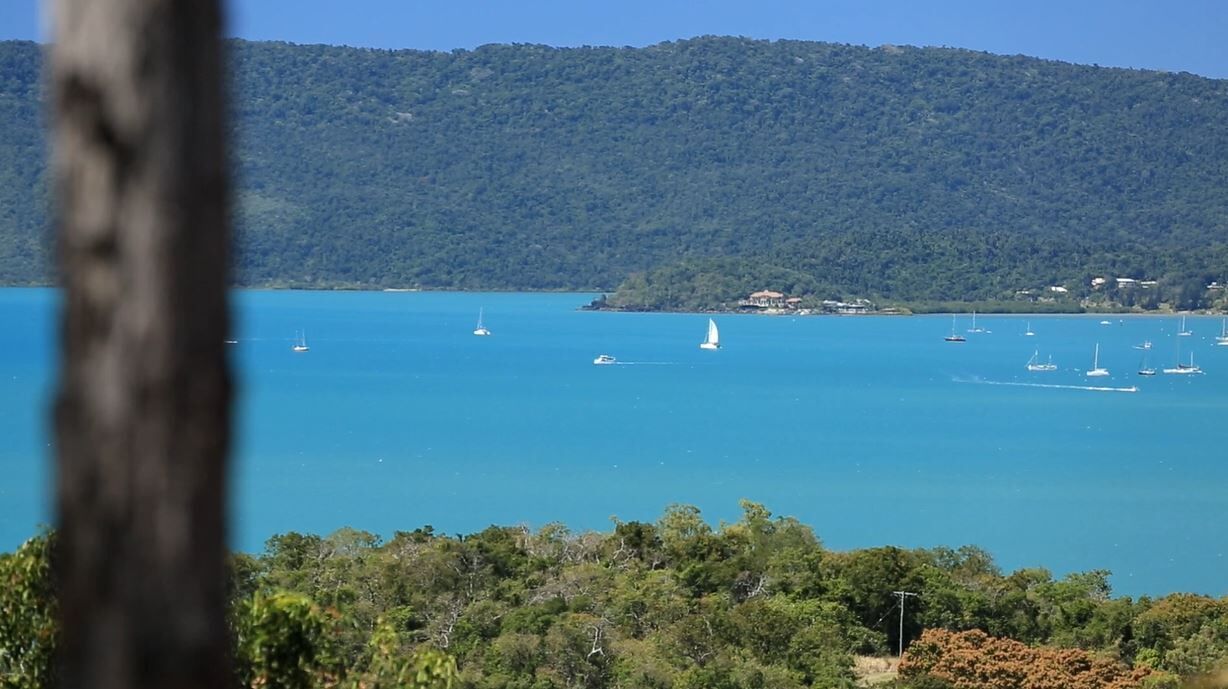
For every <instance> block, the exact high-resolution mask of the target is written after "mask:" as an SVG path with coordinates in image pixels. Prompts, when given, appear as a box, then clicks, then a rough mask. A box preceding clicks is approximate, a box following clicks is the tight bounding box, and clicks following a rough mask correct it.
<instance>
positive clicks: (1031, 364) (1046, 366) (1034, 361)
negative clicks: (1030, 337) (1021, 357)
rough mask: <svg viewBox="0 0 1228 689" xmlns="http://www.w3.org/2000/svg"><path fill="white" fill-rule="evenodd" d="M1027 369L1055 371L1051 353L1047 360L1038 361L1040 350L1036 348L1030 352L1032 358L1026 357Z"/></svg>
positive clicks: (1055, 367) (1055, 365) (1055, 366)
mask: <svg viewBox="0 0 1228 689" xmlns="http://www.w3.org/2000/svg"><path fill="white" fill-rule="evenodd" d="M1028 370H1029V371H1056V370H1057V364H1055V363H1053V355H1052V354H1050V355H1049V361H1048V362H1046V363H1043V364H1042V363H1040V350H1039V349H1038V350H1036V351H1034V352H1032V358H1031V359H1028Z"/></svg>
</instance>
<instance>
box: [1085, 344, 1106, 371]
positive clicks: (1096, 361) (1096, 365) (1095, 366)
mask: <svg viewBox="0 0 1228 689" xmlns="http://www.w3.org/2000/svg"><path fill="white" fill-rule="evenodd" d="M1107 375H1109V370H1108V369H1107V368H1100V343H1099V342H1097V343H1096V353H1095V354H1094V355H1093V356H1092V368H1091V370H1089V371H1088V372H1087V376H1088V377H1089V378H1101V377H1103V376H1107Z"/></svg>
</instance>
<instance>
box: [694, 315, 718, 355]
mask: <svg viewBox="0 0 1228 689" xmlns="http://www.w3.org/2000/svg"><path fill="white" fill-rule="evenodd" d="M699 348H700V349H720V348H721V333H720V331H719V330H717V329H716V321H714V320H712V319H711V318H709V319H708V336H707V337H706V338H704V341H703V342H701V343H699Z"/></svg>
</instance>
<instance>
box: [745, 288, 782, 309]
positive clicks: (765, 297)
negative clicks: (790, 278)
mask: <svg viewBox="0 0 1228 689" xmlns="http://www.w3.org/2000/svg"><path fill="white" fill-rule="evenodd" d="M744 301H745V302H746V303H747V305H748V306H755V307H758V308H761V309H780V308H784V305H785V295H783V294H781V293H780V292H773V291H772V290H767V289H765V290H760V291H758V292H752V293H751V295H750V298H749V299H746V300H744Z"/></svg>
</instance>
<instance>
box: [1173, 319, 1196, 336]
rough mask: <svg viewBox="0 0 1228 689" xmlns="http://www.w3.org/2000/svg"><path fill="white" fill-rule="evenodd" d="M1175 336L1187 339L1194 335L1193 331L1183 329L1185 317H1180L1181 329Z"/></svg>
mask: <svg viewBox="0 0 1228 689" xmlns="http://www.w3.org/2000/svg"><path fill="white" fill-rule="evenodd" d="M1177 334H1178V335H1180V336H1181V337H1189V336H1190V335H1193V334H1194V331H1192V330H1186V329H1185V316H1182V317H1181V329H1180V330H1178V331H1177Z"/></svg>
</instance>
